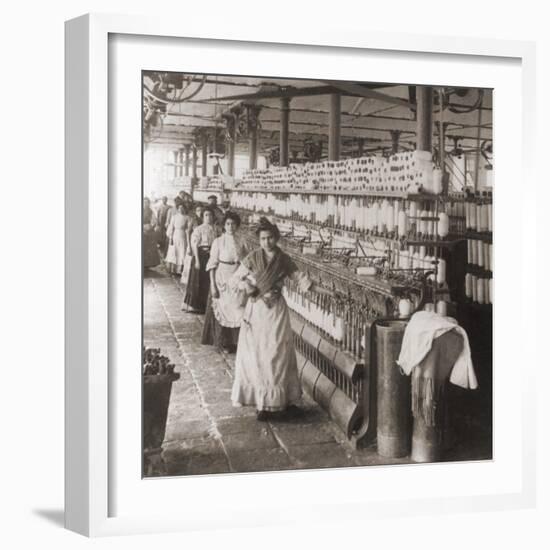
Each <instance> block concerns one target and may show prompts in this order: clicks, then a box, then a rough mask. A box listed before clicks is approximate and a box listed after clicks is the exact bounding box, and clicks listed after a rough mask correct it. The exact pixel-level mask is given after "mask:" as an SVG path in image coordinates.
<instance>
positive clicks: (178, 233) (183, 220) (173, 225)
mask: <svg viewBox="0 0 550 550" xmlns="http://www.w3.org/2000/svg"><path fill="white" fill-rule="evenodd" d="M189 223H190V220H189V216H188V215H187V213H186V211H185V206H184V204H183V203H182V202H179V203H178V204H177V206H176V213H175V214H174V215H173V216H172V217H171V218H170V223H169V224H168V229H167V230H166V236H167V237H168V243H169V246H168V251H167V253H166V259H165V262H166V270H167V271H168V273H173V274H175V275H181V273H182V271H183V262H184V260H185V254H186V253H187V230H188V226H189Z"/></svg>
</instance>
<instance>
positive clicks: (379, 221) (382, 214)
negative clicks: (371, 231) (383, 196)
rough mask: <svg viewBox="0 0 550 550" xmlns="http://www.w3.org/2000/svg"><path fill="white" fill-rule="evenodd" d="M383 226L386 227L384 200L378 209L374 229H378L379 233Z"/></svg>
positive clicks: (381, 231)
mask: <svg viewBox="0 0 550 550" xmlns="http://www.w3.org/2000/svg"><path fill="white" fill-rule="evenodd" d="M385 227H386V201H384V202H382V204H381V205H380V207H379V209H378V216H377V223H376V229H377V230H378V232H379V233H383V232H384V228H385Z"/></svg>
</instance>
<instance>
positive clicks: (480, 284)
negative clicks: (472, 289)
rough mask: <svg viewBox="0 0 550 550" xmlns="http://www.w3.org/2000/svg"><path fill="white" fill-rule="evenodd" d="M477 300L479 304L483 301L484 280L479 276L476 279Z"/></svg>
mask: <svg viewBox="0 0 550 550" xmlns="http://www.w3.org/2000/svg"><path fill="white" fill-rule="evenodd" d="M477 301H478V302H479V303H480V304H484V303H485V281H484V279H482V278H481V277H480V278H479V279H478V280H477Z"/></svg>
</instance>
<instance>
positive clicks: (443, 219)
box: [437, 212, 449, 237]
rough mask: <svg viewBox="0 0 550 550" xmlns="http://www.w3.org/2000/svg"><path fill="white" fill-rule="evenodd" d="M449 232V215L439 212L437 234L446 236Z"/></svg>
mask: <svg viewBox="0 0 550 550" xmlns="http://www.w3.org/2000/svg"><path fill="white" fill-rule="evenodd" d="M448 234H449V216H448V215H447V214H446V213H445V212H442V213H441V214H439V221H438V222H437V235H438V236H439V237H446V236H447V235H448Z"/></svg>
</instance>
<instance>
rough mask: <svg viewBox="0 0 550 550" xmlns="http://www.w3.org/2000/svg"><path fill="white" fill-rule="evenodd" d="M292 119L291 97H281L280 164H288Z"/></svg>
mask: <svg viewBox="0 0 550 550" xmlns="http://www.w3.org/2000/svg"><path fill="white" fill-rule="evenodd" d="M289 121H290V98H288V97H283V98H281V129H280V132H279V139H280V141H279V166H288V125H289Z"/></svg>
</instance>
